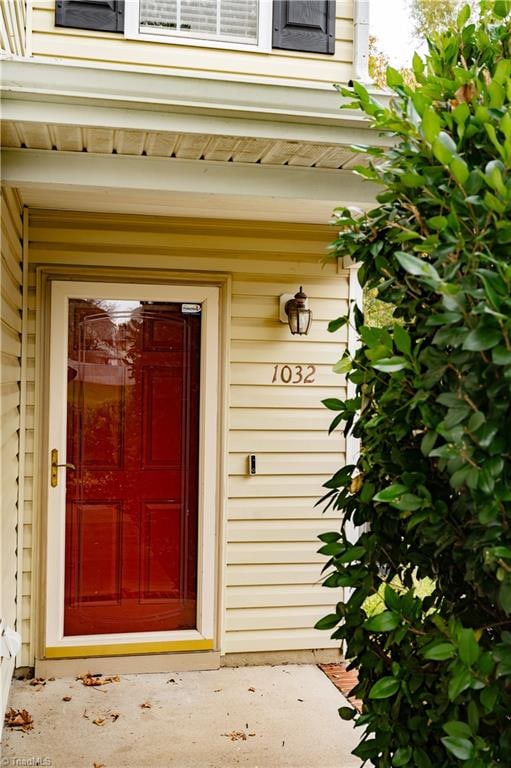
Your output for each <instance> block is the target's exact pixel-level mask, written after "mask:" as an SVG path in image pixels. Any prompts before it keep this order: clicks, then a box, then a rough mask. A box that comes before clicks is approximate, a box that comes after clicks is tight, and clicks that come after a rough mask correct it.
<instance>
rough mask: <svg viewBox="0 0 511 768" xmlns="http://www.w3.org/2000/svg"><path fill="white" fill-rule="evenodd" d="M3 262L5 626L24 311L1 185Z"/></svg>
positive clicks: (11, 206) (1, 666) (12, 596)
mask: <svg viewBox="0 0 511 768" xmlns="http://www.w3.org/2000/svg"><path fill="white" fill-rule="evenodd" d="M1 202H2V208H1V214H2V216H1V218H2V240H1V243H2V247H1V251H2V262H1V274H0V284H1V348H0V354H1V391H0V402H1V437H2V470H1V488H2V502H1V553H0V554H1V578H2V582H1V603H0V616H1V618H2V620H3V623H4V626H6V627H11V628H12V629H14V628H15V627H16V593H17V562H16V551H17V541H16V535H17V523H18V484H19V429H20V391H21V387H20V380H21V309H22V292H21V283H22V269H21V263H22V236H23V225H22V212H21V210H22V209H21V202H20V199H19V197H18V195H17V194H16V192H15V191H14V190H11V189H2V201H1ZM13 667H14V659H9V660H7V659H1V660H0V675H1V708H2V711H1V712H0V715H1V716H2V719H3V709H4V707H5V704H6V698H7V693H8V689H9V682H10V678H11V675H12V671H13Z"/></svg>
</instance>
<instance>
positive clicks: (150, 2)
mask: <svg viewBox="0 0 511 768" xmlns="http://www.w3.org/2000/svg"><path fill="white" fill-rule="evenodd" d="M257 15H258V0H140V26H141V27H144V28H145V29H144V31H145V32H150V31H154V32H168V33H169V34H176V33H177V34H178V35H182V36H183V37H199V38H204V39H207V40H233V41H238V42H245V43H257Z"/></svg>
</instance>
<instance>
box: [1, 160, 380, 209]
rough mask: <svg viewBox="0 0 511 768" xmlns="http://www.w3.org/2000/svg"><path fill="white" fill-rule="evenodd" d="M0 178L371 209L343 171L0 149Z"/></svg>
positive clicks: (370, 193) (364, 184)
mask: <svg viewBox="0 0 511 768" xmlns="http://www.w3.org/2000/svg"><path fill="white" fill-rule="evenodd" d="M2 176H3V183H4V184H5V185H6V186H12V187H19V188H21V189H23V188H24V187H31V186H33V185H39V186H44V187H52V188H58V187H59V186H61V187H66V188H75V189H79V188H82V189H87V188H91V187H94V188H95V189H98V190H99V189H104V190H112V189H125V190H130V189H133V190H151V191H158V192H161V193H165V194H166V193H168V192H180V193H195V194H210V195H222V194H223V195H226V196H232V197H233V198H236V197H240V196H249V197H252V198H267V199H275V198H278V199H279V198H284V199H289V200H294V199H297V200H299V199H302V200H324V201H327V202H328V203H329V204H331V208H332V209H333V208H334V207H335V206H336V205H338V204H339V203H340V202H342V201H343V200H344V201H346V203H349V204H350V205H357V204H361V205H362V206H365V205H368V204H369V205H371V204H373V202H374V199H375V198H374V196H375V194H376V191H377V189H378V188H377V187H376V186H375V185H374V184H372V183H371V182H368V181H364V180H363V179H361V178H360V177H359V176H357V175H356V174H354V173H353V172H352V171H349V170H348V171H343V170H332V169H330V168H302V167H298V166H270V165H262V164H256V163H218V162H213V161H207V160H181V159H178V158H160V157H133V156H127V155H93V154H90V153H83V152H51V151H48V150H37V149H6V150H4V152H3V162H2Z"/></svg>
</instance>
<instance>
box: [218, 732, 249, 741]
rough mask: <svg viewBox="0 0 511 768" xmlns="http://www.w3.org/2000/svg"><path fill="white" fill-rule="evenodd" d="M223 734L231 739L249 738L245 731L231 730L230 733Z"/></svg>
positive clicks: (244, 739) (243, 739)
mask: <svg viewBox="0 0 511 768" xmlns="http://www.w3.org/2000/svg"><path fill="white" fill-rule="evenodd" d="M222 736H227V738H228V739H230V740H231V741H239V740H240V739H241V740H242V741H246V740H247V734H246V733H245V731H231V732H230V733H222Z"/></svg>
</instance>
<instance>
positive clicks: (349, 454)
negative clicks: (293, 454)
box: [346, 263, 363, 542]
mask: <svg viewBox="0 0 511 768" xmlns="http://www.w3.org/2000/svg"><path fill="white" fill-rule="evenodd" d="M359 266H360V265H359V264H357V263H352V266H350V268H349V324H348V352H349V353H350V355H351V356H353V355H354V354H355V352H356V351H357V347H358V344H359V335H358V333H357V331H356V328H355V317H354V315H355V307H358V308H359V309H360V310H361V309H362V298H363V294H362V286H361V285H360V283H359V281H358V267H359ZM355 389H356V388H355V384H353V382H351V381H348V385H347V396H348V398H352V397H355V393H356V392H355ZM359 455H360V440H359V439H358V438H356V437H353V435H352V434H351V433H350V434H349V435H348V436H347V438H346V464H356V463H357V461H358V457H359ZM360 533H361V530H360V529H359V528H357V526H355V525H353V523H351V521H350V522H349V523H347V525H346V534H347V536H348V539H349V540H350V541H353V542H354V541H356V540H357V539H358V537H359V536H360Z"/></svg>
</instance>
